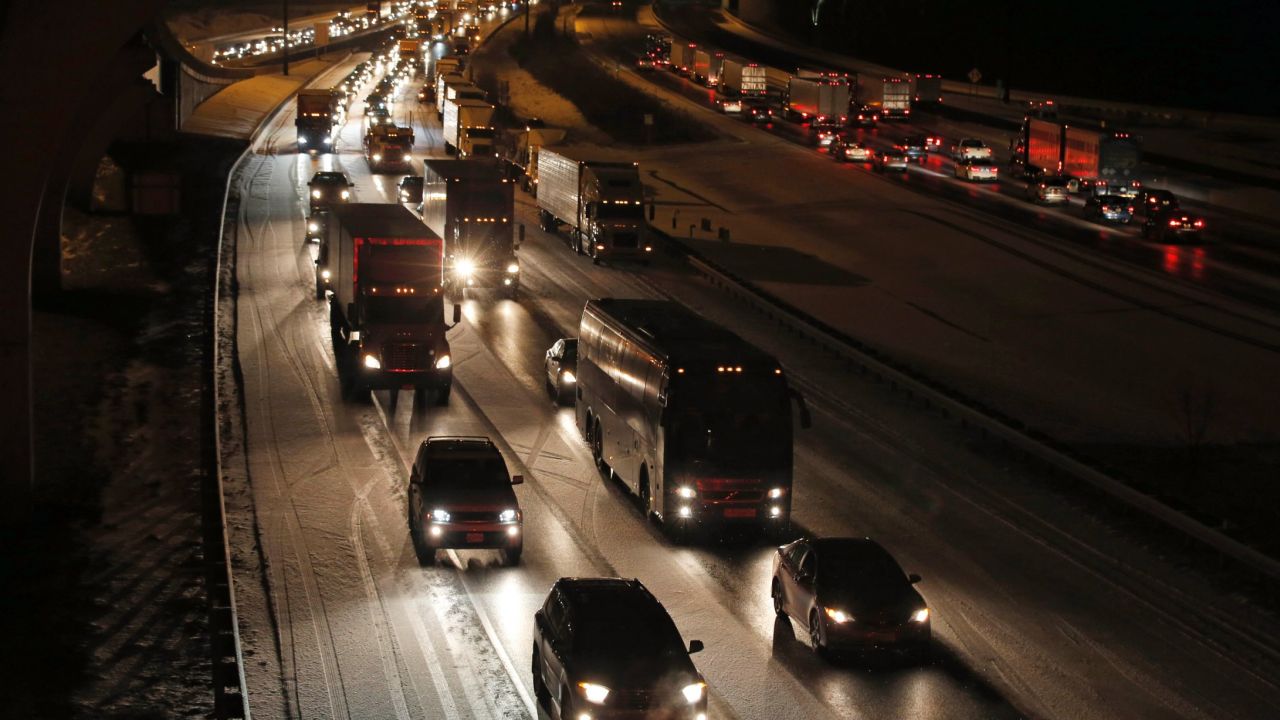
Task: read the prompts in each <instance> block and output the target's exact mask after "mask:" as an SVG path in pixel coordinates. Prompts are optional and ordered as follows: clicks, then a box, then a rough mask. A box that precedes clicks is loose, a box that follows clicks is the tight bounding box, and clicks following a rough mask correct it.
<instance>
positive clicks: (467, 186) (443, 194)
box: [422, 160, 520, 298]
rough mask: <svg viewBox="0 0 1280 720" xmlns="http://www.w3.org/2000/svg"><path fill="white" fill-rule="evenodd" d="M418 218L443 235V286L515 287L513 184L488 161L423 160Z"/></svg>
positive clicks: (512, 290)
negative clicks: (420, 204)
mask: <svg viewBox="0 0 1280 720" xmlns="http://www.w3.org/2000/svg"><path fill="white" fill-rule="evenodd" d="M422 221H423V222H424V223H426V224H427V227H428V228H430V229H431V232H433V233H435V234H436V235H439V236H440V237H442V238H444V239H445V244H444V260H445V274H444V281H445V287H447V288H450V289H455V290H465V289H466V288H470V287H478V288H494V289H498V290H501V291H502V292H504V293H505V294H506V295H507V297H510V298H514V297H515V296H516V292H517V291H518V290H519V288H520V263H519V261H518V260H517V259H516V244H515V237H514V234H515V228H514V226H515V183H514V182H513V181H511V180H509V179H507V178H506V177H505V176H504V175H503V173H502V171H501V170H500V169H499V168H498V166H497V164H495V163H494V162H492V161H490V160H427V161H426V162H425V163H423V171H422Z"/></svg>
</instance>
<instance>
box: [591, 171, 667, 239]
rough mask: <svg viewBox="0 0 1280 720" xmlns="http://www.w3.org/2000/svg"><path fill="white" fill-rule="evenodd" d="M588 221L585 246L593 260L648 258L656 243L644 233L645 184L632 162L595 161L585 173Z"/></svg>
mask: <svg viewBox="0 0 1280 720" xmlns="http://www.w3.org/2000/svg"><path fill="white" fill-rule="evenodd" d="M582 204H583V208H584V210H585V214H586V218H585V219H586V221H587V222H585V223H583V225H584V227H585V232H584V236H585V237H584V238H583V242H582V245H583V246H584V247H583V248H582V250H583V251H584V252H585V253H586V254H587V255H590V256H591V259H592V261H594V262H597V263H598V262H599V261H600V260H604V259H608V260H615V259H621V260H640V261H642V262H648V260H649V256H650V255H651V254H652V251H653V247H652V245H651V244H650V243H649V242H648V238H647V237H646V235H645V219H644V186H643V185H642V184H641V182H640V175H639V173H638V172H636V167H635V165H633V164H631V163H618V164H607V165H606V164H592V165H589V166H588V168H587V172H586V173H584V177H583V182H582Z"/></svg>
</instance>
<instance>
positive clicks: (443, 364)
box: [436, 355, 453, 370]
mask: <svg viewBox="0 0 1280 720" xmlns="http://www.w3.org/2000/svg"><path fill="white" fill-rule="evenodd" d="M452 364H453V361H452V360H450V359H449V356H448V355H441V356H440V359H439V360H436V369H437V370H445V369H447V368H448V367H449V366H450V365H452Z"/></svg>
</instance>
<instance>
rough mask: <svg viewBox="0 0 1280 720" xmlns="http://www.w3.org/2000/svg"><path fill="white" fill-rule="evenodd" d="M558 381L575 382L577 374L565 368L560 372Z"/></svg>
mask: <svg viewBox="0 0 1280 720" xmlns="http://www.w3.org/2000/svg"><path fill="white" fill-rule="evenodd" d="M560 382H566V383H576V382H578V376H577V375H574V374H573V371H572V370H565V371H564V372H562V373H560Z"/></svg>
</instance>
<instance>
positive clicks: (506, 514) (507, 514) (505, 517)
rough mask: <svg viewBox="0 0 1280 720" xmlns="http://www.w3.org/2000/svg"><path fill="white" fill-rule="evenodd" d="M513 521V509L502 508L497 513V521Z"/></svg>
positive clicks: (514, 512) (514, 519) (514, 518)
mask: <svg viewBox="0 0 1280 720" xmlns="http://www.w3.org/2000/svg"><path fill="white" fill-rule="evenodd" d="M515 521H516V511H515V510H503V511H502V512H500V513H498V522H515Z"/></svg>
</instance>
